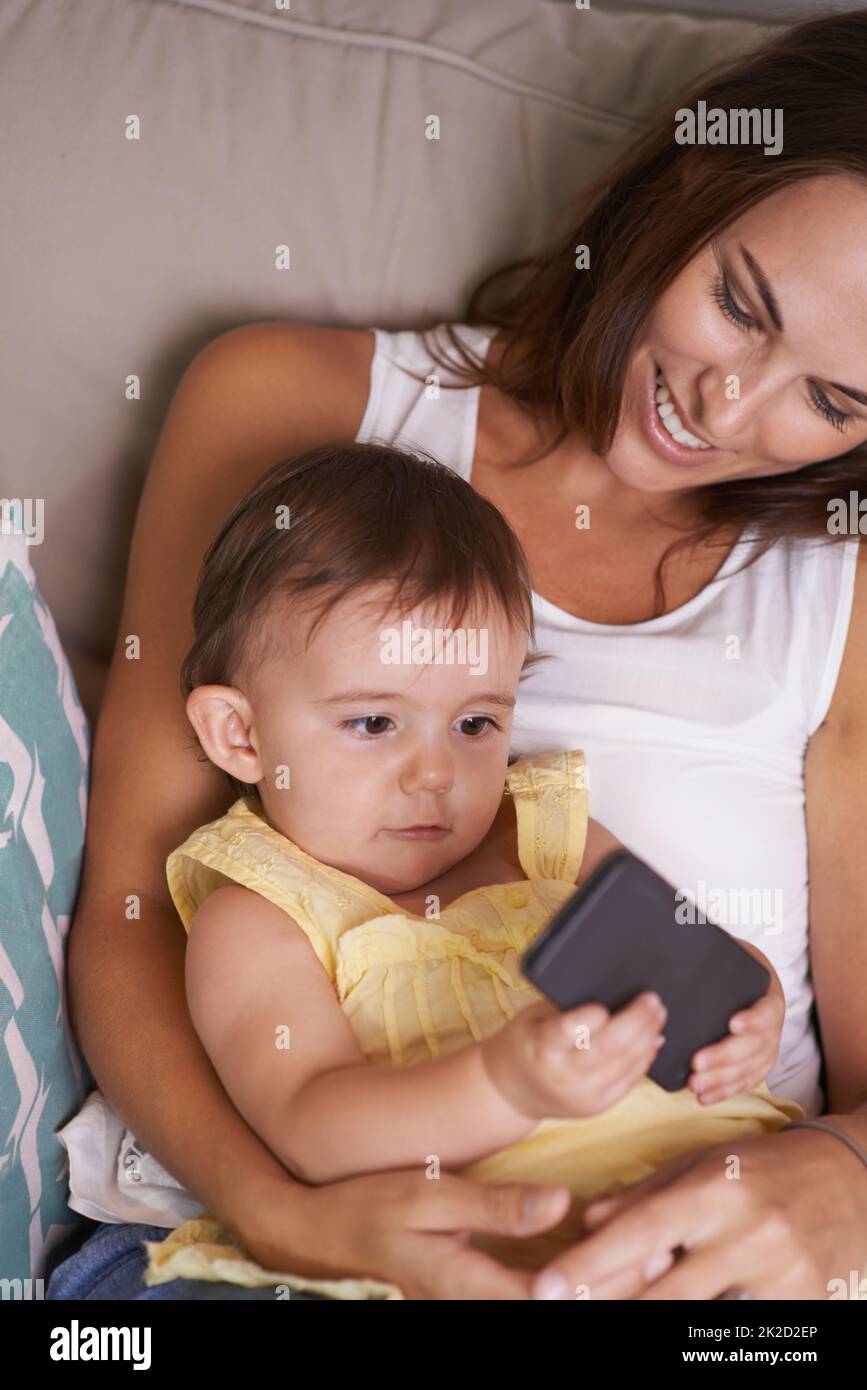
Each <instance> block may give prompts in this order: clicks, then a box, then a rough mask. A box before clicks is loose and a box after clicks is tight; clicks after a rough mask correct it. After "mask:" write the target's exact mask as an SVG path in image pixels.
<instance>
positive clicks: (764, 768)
mask: <svg viewBox="0 0 867 1390" xmlns="http://www.w3.org/2000/svg"><path fill="white" fill-rule="evenodd" d="M453 327H454V328H455V330H456V332H457V333H458V334H459V335H461V336H462V337H463V339H464V341H466V342H467V343H468V344H469V345H470V346H471V347H472V348H473V349H474V350H476V351H478V352H480V353H481V354H482V355H484V353H485V352H486V350H487V347H488V345H489V343H490V341H491V339H492V337H493V336H494V334H495V333H496V329H494V328H491V327H481V328H480V327H470V326H468V325H460V324H455V325H453ZM374 332H375V334H376V350H375V353H374V357H373V361H372V365H371V384H370V396H369V399H368V403H367V409H366V411H365V414H364V419H363V420H362V423H361V427H360V429H359V431H358V435H357V439H358V440H359V441H370V440H373V441H376V442H381V443H387V444H395V445H398V446H400V447H404V448H407V449H412V448H413V447H417V448H421V449H423V450H425V451H426V452H427V453H430V454H432V455H433V456H434V457H435V458H437V459H439V460H440V462H442V463H444V464H446V465H448V467H450V468H452V469H454V471H455V472H457V473H459V474H460V476H461V477H463V478H466V479H469V478H470V474H471V471H472V460H473V455H474V451H475V438H476V420H477V414H478V403H479V388H478V387H471V388H469V389H467V390H463V391H442V392H441V393H440V394H439V396H437V394H436V391H435V390H431V389H430V388H428V387H426V386H425V384H423V383H422V382H418V381H415V380H414V379H413V378H412V377H410V376H408V375H406V374H405V373H404V372H403V371H401V370H400V364H401V363H403V364H404V365H406V366H407V367H409V368H410V369H412V370H414V371H416V372H419V373H421V374H423V375H428V374H431V375H435V376H436V377H437V378H438V380H439V381H440V382H449V381H457V380H458V379H459V378H458V377H457V375H456V374H453V373H452V372H451V371H450V370H447V369H445V368H443V367H441V366H440V365H439V364H437V363H435V362H433V361H432V359H431V358H430V356H429V354H428V353H427V352H426V351H425V348H424V345H423V342H422V339H421V337H420V335H419V334H417V333H415V332H412V331H407V332H398V333H391V332H388V331H386V330H384V329H379V328H377V329H375V330H374ZM436 338H437V342H438V344H440V345H441V346H442V347H443V348H445V350H446V353H447V354H448V355H450V356H451V355H453V353H452V352H450V350H449V345H448V339H447V337H446V336H445V334H444V332H443V331H442V327H440V328H439V329H438V330H437V334H436ZM754 543H755V542H754V539H753V538H752V537H750V536H749V535H745V536H744V537H742V539H741V540H740V541H739V542H738V544H737V545H736V546H735V547H734V549H733V550H732V552H731V554H730V555H729V557H728V558H727V560H726V562H725V564H724V565H723V566H722V568H721V569H720V571H719V572H718V575H717V577H716V579H714V580H713V581H711V583H710V584H709V585H707V586H706V587H705V588H704V589H703V590H702V591H701V592H700V593H699V594H697V595H696V596H695V597H694V598H692V599H690V600H689V602H688V603H685V604H683V605H681V607H680V608H677V609H675V610H674V611H673V612H671V613H667V614H665V615H664V616H662V617H659V618H652V619H650V620H648V621H647V622H641V623H629V624H613V623H593V622H587V621H585V620H584V619H583V618H576V617H573V616H572V614H570V613H567V612H565V611H564V610H563V609H561V608H557V607H556V606H555V605H554V604H553V603H549V602H548V600H547V599H545V598H543V597H541V595H539V594H535V595H534V613H535V626H536V642H535V649H538V650H541V651H547V652H551V653H553V658H552V659H550V660H548V661H545V662H541V663H540V664H539V665H538V666H537V667H536V668H535V669H534V670H532V671H531V673H530V674H529V675H528V676H527V677H526V678H525V679H524V680H523V681H522V682H521V684H520V686H519V690H518V704H517V707H516V711H515V723H514V734H513V740H512V753H513V754H515V755H517V756H521V757H523V756H526V755H530V754H535V753H542V752H553V751H556V750H562V749H566V748H583V749H584V752H585V754H586V756H587V763H588V769H589V784H588V785H589V793H590V809H591V814H592V815H593V817H594V818H595V819H596V820H598V821H600V822H601V823H602V824H603V825H605V826H607V827H608V829H609V830H610V831H611V832H612V834H614V835H616V836H617V837H618V838H619V839H620V840H621V841H622V842H623V843H624V844H625V845H626V846H627V847H628V848H629V849H631V850H632V851H633V852H634V853H635V854H637V855H639V856H640V857H641V858H642V859H644V860H645V861H646V862H647V863H648V864H650V865H651V866H652V867H653V868H654V869H655V870H656V871H657V873H660V874H662V876H663V877H664V878H666V879H667V880H668V882H670V883H671V884H673V885H674V886H675V887H676V888H677V889H678V890H680V891H681V892H682V893H683V894H684V898H683V916H684V919H685V920H684V930H685V931H688V930H689V929H690V924H695V926H696V927H698V926H700V924H701V923H702V921H703V920H707V919H709V920H711V921H716V922H719V923H720V924H721V925H722V926H725V927H726V928H727V930H729V931H730V932H731V933H732V934H733V935H734V936H737V937H741V938H743V939H745V940H748V941H751V942H753V943H754V944H755V945H756V946H757V947H758V949H759V950H760V951H763V952H764V954H765V955H766V956H767V957H768V959H769V960H770V961H771V962H772V964H773V966H774V968H775V970H776V971H777V973H778V975H779V976H780V979H781V981H782V984H783V989H784V991H785V995H786V1021H785V1025H784V1029H783V1034H782V1040H781V1044H780V1054H779V1057H778V1059H777V1062H776V1064H775V1066H774V1069H773V1071H772V1072H771V1074H770V1076H769V1078H768V1085H769V1087H770V1089H771V1090H772V1091H777V1092H778V1093H779V1094H781V1095H786V1096H790V1097H792V1098H793V1099H794V1100H796V1101H798V1102H799V1104H801V1105H802V1106H803V1107H804V1109H805V1111H806V1112H807V1114H808V1115H809V1116H813V1115H816V1114H819V1113H821V1111H822V1110H823V1109H824V1097H823V1093H822V1090H821V1088H820V1085H819V1071H820V1064H821V1058H820V1053H819V1048H818V1042H817V1037H816V1033H815V1029H814V1021H813V1017H812V1008H813V990H812V983H811V979H810V964H809V948H808V927H809V897H808V881H807V836H806V823H805V809H804V808H805V799H804V755H805V752H806V747H807V742H808V740H809V738H810V736H811V734H812V733H813V732H814V731H815V730H816V729H817V728H818V727H819V725H820V724H821V723H822V720H823V719H824V717H825V714H826V712H827V710H828V706H829V704H830V701H831V695H832V693H833V690H834V685H835V683H836V679H837V672H838V669H839V665H840V660H841V657H842V654H843V648H844V645H845V640H846V633H847V629H848V624H849V615H850V610H851V605H852V594H853V588H854V577H855V562H856V558H857V554H858V542H857V539H853V540H851V541H842V542H836V543H833V544H825V545H821V544H817V543H816V542H812V541H785V542H778V543H777V544H776V545H775V546H774V547H773V548H772V549H771V550H770V551H769V552H768V553H767V554H765V555H764V556H763V557H762V558H761V559H760V560H758V561H757V562H756V564H755V565H753V566H752V567H751V568H749V569H747V570H745V571H744V572H743V573H742V574H740V575H733V574H732V571H733V570H735V569H736V568H737V566H738V565H739V564H741V563H742V562H743V560H744V559H745V558H746V556H747V554H749V553H750V551H751V549H752V547H753V545H754ZM702 910H704V912H706V914H707V918H706V919H705V918H704V917H703V911H702Z"/></svg>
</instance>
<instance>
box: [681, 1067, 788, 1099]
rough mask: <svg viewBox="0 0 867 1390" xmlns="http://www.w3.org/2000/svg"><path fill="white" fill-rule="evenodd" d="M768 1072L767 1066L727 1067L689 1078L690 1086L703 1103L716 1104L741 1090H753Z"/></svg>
mask: <svg viewBox="0 0 867 1390" xmlns="http://www.w3.org/2000/svg"><path fill="white" fill-rule="evenodd" d="M767 1073H768V1068H767V1067H766V1066H760V1067H749V1068H746V1069H744V1068H743V1067H726V1068H725V1069H724V1070H721V1071H711V1072H705V1073H703V1074H702V1075H701V1076H699V1077H696V1076H695V1074H694V1073H693V1075H692V1076H691V1077H690V1078H689V1088H690V1090H691V1091H694V1092H695V1095H696V1098H697V1099H698V1100H699V1101H700V1102H701V1104H702V1105H716V1103H717V1101H720V1100H727V1099H728V1098H729V1096H736V1095H739V1094H740V1092H741V1091H751V1090H753V1088H754V1087H755V1086H758V1084H759V1082H761V1081H763V1080H764V1079H765V1077H766V1075H767Z"/></svg>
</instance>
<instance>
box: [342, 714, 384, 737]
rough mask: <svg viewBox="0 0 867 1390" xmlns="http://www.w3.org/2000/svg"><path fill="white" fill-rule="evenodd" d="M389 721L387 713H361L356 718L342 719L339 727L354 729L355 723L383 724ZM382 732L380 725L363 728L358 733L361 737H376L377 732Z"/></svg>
mask: <svg viewBox="0 0 867 1390" xmlns="http://www.w3.org/2000/svg"><path fill="white" fill-rule="evenodd" d="M390 723H391V720H390V719H389V717H388V715H387V714H362V715H359V717H358V718H357V719H344V720H343V721H342V723H341V725H340V727H341V728H342V729H354V728H355V726H356V724H364V725H370V724H379V725H380V726H381V725H383V724H390ZM384 732H385V730H384V729H383V728H382V727H380V728H377V729H371V728H365V729H364V731H363V732H362V733H360V737H361V738H376V737H377V736H378V735H379V734H382V733H384Z"/></svg>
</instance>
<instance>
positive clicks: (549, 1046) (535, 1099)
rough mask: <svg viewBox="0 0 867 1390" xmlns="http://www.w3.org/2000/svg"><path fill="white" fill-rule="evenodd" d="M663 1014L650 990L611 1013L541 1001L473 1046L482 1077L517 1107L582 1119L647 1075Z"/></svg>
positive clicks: (538, 1115)
mask: <svg viewBox="0 0 867 1390" xmlns="http://www.w3.org/2000/svg"><path fill="white" fill-rule="evenodd" d="M653 1000H656V1002H655V1003H654V1002H653ZM665 1017H666V1011H665V1008H664V1006H663V1005H662V1003H661V1002H660V1001H659V1000H658V999H657V998H656V996H655V995H647V994H643V995H639V996H638V998H637V999H633V1001H632V1003H631V1004H628V1005H627V1006H626V1008H623V1009H621V1010H620V1012H619V1013H617V1014H614V1015H613V1016H612V1015H611V1014H610V1013H609V1011H608V1009H606V1008H605V1007H604V1005H602V1004H582V1005H580V1006H579V1007H578V1008H576V1009H569V1010H567V1011H566V1012H563V1013H561V1012H560V1010H559V1009H557V1008H556V1007H555V1006H554V1005H553V1004H550V1003H548V1002H547V1001H546V1000H543V1001H542V1002H540V1003H537V1004H530V1005H528V1007H527V1008H525V1009H522V1010H521V1012H520V1013H519V1014H516V1015H515V1017H514V1018H512V1019H510V1020H509V1022H508V1023H507V1024H506V1025H505V1027H503V1028H501V1029H500V1030H499V1031H498V1032H497V1033H493V1034H492V1035H491V1036H490V1037H488V1038H485V1039H484V1040H483V1041H482V1042H481V1043H480V1044H479V1046H480V1048H481V1050H482V1057H483V1060H484V1065H485V1069H486V1071H487V1074H488V1079H489V1080H490V1081H491V1082H492V1083H493V1085H494V1086H495V1087H496V1089H497V1090H498V1091H499V1092H500V1094H501V1095H502V1096H503V1097H504V1099H505V1100H507V1101H508V1103H509V1104H510V1105H511V1106H512V1108H513V1109H514V1110H515V1111H516V1112H517V1113H518V1114H520V1115H523V1116H524V1117H525V1118H527V1119H532V1120H544V1119H553V1118H563V1119H574V1118H581V1117H583V1116H586V1115H596V1114H598V1113H599V1112H600V1111H602V1110H608V1109H610V1108H611V1106H612V1105H616V1104H617V1102H618V1101H619V1100H621V1099H622V1098H623V1096H625V1095H626V1093H627V1091H629V1090H631V1089H632V1087H633V1086H634V1085H636V1083H637V1082H639V1081H640V1080H641V1078H642V1077H643V1076H645V1075H646V1074H647V1072H648V1071H649V1070H650V1068H651V1067H652V1066H653V1062H654V1059H655V1057H656V1054H657V1052H658V1051H659V1049H660V1047H661V1046H662V1042H663V1039H662V1037H661V1034H660V1029H661V1028H662V1025H663V1021H664V1019H665Z"/></svg>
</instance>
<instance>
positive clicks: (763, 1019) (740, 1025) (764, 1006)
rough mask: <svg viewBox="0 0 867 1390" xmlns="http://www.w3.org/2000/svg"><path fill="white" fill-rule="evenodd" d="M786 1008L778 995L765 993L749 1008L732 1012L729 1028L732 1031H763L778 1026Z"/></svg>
mask: <svg viewBox="0 0 867 1390" xmlns="http://www.w3.org/2000/svg"><path fill="white" fill-rule="evenodd" d="M782 1008H784V1005H783V1003H782V1001H781V1000H780V999H779V998H778V997H777V996H776V995H770V994H765V995H763V996H762V998H761V999H759V1000H758V1001H757V1002H756V1003H755V1004H751V1005H750V1007H749V1008H748V1009H742V1010H741V1011H740V1013H737V1014H732V1016H731V1018H730V1019H729V1029H730V1030H731V1032H732V1033H761V1032H763V1031H764V1030H765V1029H771V1028H776V1027H777V1026H778V1024H779V1021H780V1014H781V1011H782Z"/></svg>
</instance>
